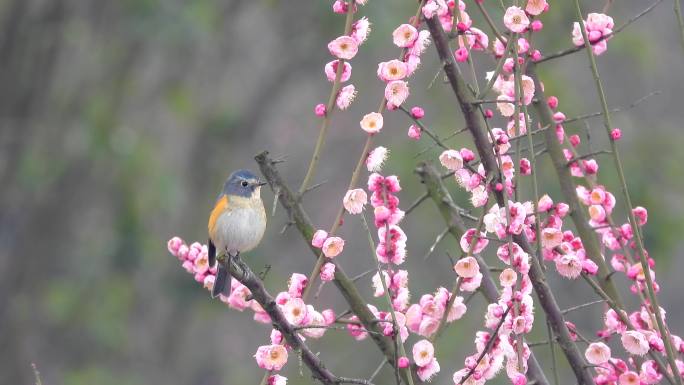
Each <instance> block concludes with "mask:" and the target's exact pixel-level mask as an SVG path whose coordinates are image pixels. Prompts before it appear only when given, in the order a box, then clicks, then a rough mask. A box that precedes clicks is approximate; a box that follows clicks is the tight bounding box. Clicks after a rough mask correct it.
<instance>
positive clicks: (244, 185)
mask: <svg viewBox="0 0 684 385" xmlns="http://www.w3.org/2000/svg"><path fill="white" fill-rule="evenodd" d="M240 184H241V185H242V187H247V186H248V185H249V183H247V181H246V180H243V181H242V183H240Z"/></svg>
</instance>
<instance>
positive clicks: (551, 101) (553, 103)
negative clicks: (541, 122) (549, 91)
mask: <svg viewBox="0 0 684 385" xmlns="http://www.w3.org/2000/svg"><path fill="white" fill-rule="evenodd" d="M546 104H548V105H549V107H550V108H551V109H553V110H555V109H556V108H557V107H558V98H557V97H555V96H549V97H548V98H547V99H546Z"/></svg>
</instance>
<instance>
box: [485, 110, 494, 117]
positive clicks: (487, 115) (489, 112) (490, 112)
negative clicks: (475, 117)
mask: <svg viewBox="0 0 684 385" xmlns="http://www.w3.org/2000/svg"><path fill="white" fill-rule="evenodd" d="M492 117H494V111H492V110H491V109H489V108H487V109H486V110H485V118H487V119H491V118H492Z"/></svg>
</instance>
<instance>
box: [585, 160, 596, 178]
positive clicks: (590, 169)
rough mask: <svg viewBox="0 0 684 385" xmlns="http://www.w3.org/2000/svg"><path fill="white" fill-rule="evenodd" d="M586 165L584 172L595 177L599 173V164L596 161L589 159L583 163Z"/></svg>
mask: <svg viewBox="0 0 684 385" xmlns="http://www.w3.org/2000/svg"><path fill="white" fill-rule="evenodd" d="M583 164H584V171H585V172H586V173H587V174H589V175H594V174H596V173H597V172H598V168H599V166H598V162H596V159H588V160H585V161H584V162H583Z"/></svg>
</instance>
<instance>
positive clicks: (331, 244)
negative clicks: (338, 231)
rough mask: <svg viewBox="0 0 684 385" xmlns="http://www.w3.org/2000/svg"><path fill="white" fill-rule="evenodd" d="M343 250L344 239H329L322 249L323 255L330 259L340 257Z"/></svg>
mask: <svg viewBox="0 0 684 385" xmlns="http://www.w3.org/2000/svg"><path fill="white" fill-rule="evenodd" d="M343 249H344V239H342V238H340V237H329V238H328V239H326V240H325V242H323V246H322V247H321V250H323V254H325V256H326V257H328V258H334V257H336V256H338V255H340V253H342V250H343Z"/></svg>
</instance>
